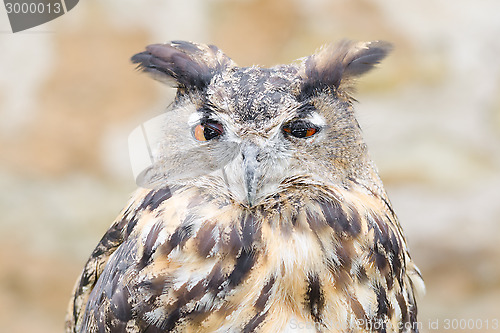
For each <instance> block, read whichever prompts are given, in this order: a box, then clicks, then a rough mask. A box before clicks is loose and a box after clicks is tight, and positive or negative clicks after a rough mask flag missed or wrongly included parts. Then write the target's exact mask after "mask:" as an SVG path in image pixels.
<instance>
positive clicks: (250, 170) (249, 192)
mask: <svg viewBox="0 0 500 333" xmlns="http://www.w3.org/2000/svg"><path fill="white" fill-rule="evenodd" d="M259 153H260V148H259V147H258V146H257V145H255V144H253V143H249V144H247V145H245V146H243V147H242V149H241V156H242V158H243V178H244V182H245V190H246V196H247V202H248V205H249V206H250V207H252V206H253V205H254V203H255V198H256V195H257V188H258V182H259V177H260V175H259V169H260V168H259V163H260V162H259Z"/></svg>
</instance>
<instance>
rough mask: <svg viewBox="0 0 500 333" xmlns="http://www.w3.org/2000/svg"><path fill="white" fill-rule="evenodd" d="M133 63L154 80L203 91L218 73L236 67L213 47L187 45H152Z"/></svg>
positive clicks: (177, 43)
mask: <svg viewBox="0 0 500 333" xmlns="http://www.w3.org/2000/svg"><path fill="white" fill-rule="evenodd" d="M131 60H132V62H133V63H135V64H138V66H137V68H138V69H140V70H142V71H144V72H146V73H149V74H151V75H152V77H153V78H154V79H156V80H158V81H161V82H164V83H166V84H168V85H170V86H174V87H177V88H185V89H187V90H203V89H204V88H205V87H206V86H207V85H208V84H209V83H210V80H211V79H212V77H213V76H214V74H215V73H217V72H220V71H223V70H225V69H227V68H228V67H232V66H235V65H236V64H235V63H234V62H233V61H232V60H231V59H230V58H229V57H228V56H226V55H225V54H224V53H223V52H222V51H221V50H219V49H218V48H217V47H215V46H213V45H204V44H196V43H192V42H185V41H172V42H169V43H166V44H153V45H149V46H147V47H146V51H145V52H141V53H137V54H136V55H134V56H133V57H132V58H131Z"/></svg>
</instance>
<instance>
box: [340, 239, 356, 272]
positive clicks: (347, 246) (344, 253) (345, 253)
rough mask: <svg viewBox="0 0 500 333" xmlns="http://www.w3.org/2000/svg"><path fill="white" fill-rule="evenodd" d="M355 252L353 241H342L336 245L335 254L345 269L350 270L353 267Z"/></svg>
mask: <svg viewBox="0 0 500 333" xmlns="http://www.w3.org/2000/svg"><path fill="white" fill-rule="evenodd" d="M353 252H354V249H353V245H352V243H351V242H342V244H340V245H336V246H335V254H336V255H337V257H338V258H339V260H340V266H341V268H342V269H343V270H345V271H349V270H350V269H351V264H352V261H351V258H352V253H353Z"/></svg>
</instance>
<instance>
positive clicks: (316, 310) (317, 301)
mask: <svg viewBox="0 0 500 333" xmlns="http://www.w3.org/2000/svg"><path fill="white" fill-rule="evenodd" d="M306 301H307V308H308V310H309V312H310V313H311V316H312V317H313V319H314V321H315V322H321V312H322V311H323V307H324V305H325V297H324V295H323V289H322V287H321V281H320V279H319V276H318V274H316V273H311V274H309V275H308V276H307V291H306Z"/></svg>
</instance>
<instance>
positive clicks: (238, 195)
mask: <svg viewBox="0 0 500 333" xmlns="http://www.w3.org/2000/svg"><path fill="white" fill-rule="evenodd" d="M387 51H388V46H387V45H386V44H383V43H352V42H344V43H341V44H340V45H337V46H335V47H333V46H331V47H327V48H325V49H323V50H321V51H320V52H318V53H317V54H315V55H313V56H310V57H308V58H305V59H303V60H302V61H301V63H299V64H292V65H281V66H276V67H273V68H259V67H245V68H242V67H238V66H236V65H235V64H234V62H232V61H231V60H230V59H229V58H228V57H227V56H225V55H224V54H223V53H222V52H221V51H220V50H218V49H216V48H215V47H213V46H205V45H199V44H193V43H187V42H173V43H170V44H163V45H153V46H150V47H148V49H147V51H146V52H143V53H140V54H137V55H136V56H134V57H133V59H132V60H133V61H134V62H136V63H139V67H140V68H142V69H143V70H144V71H146V72H149V73H152V74H153V75H154V77H155V78H158V79H160V80H162V81H164V82H168V83H170V84H172V83H173V84H174V85H175V86H176V87H177V88H178V94H177V97H176V100H175V102H174V103H173V105H172V107H171V108H170V110H168V111H167V119H168V121H167V123H166V124H165V125H164V130H163V132H164V134H165V135H164V139H163V140H162V141H161V143H160V148H159V149H158V151H159V154H158V158H157V162H156V163H154V164H153V165H152V166H151V167H150V168H149V169H147V170H145V172H144V173H143V174H142V175H141V176H140V177H141V182H142V183H143V184H165V183H167V184H170V185H171V184H175V183H185V182H196V183H197V185H198V186H203V184H204V183H205V184H206V185H207V186H210V184H214V183H216V184H217V185H218V189H219V191H221V189H222V191H225V193H220V194H223V195H226V196H228V197H231V198H232V199H234V200H236V201H238V202H240V203H242V204H243V205H246V206H249V207H251V206H254V205H257V204H259V203H261V202H262V201H264V200H265V199H266V198H267V197H269V196H270V195H272V194H273V193H276V192H279V191H289V190H290V187H291V186H294V180H296V179H298V178H300V179H302V180H301V181H303V180H304V179H308V181H310V182H312V183H315V184H318V183H320V184H321V183H323V184H337V185H341V184H342V182H343V181H344V180H345V179H347V178H348V177H349V176H350V175H351V174H352V172H357V171H356V170H359V169H360V166H363V165H364V167H365V168H366V167H368V159H367V157H366V149H365V145H364V143H363V140H362V138H361V133H360V129H359V126H358V124H357V122H356V119H355V118H354V114H353V110H352V103H351V98H350V97H349V95H348V91H347V87H348V86H349V83H350V82H351V81H352V78H353V77H356V76H358V75H360V74H362V73H364V72H366V71H367V70H369V69H370V68H371V67H372V66H373V64H375V63H376V62H377V61H378V60H379V59H381V58H383V57H384V56H385V55H386V53H387ZM220 185H222V186H220Z"/></svg>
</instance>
